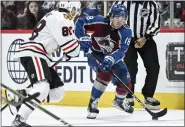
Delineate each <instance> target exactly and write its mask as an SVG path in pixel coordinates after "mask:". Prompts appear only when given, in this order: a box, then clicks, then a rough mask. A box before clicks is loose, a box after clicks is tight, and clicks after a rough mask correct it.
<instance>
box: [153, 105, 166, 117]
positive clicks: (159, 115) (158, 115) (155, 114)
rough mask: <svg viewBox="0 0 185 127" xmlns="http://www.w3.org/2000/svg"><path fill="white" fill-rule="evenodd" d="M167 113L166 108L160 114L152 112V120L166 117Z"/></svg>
mask: <svg viewBox="0 0 185 127" xmlns="http://www.w3.org/2000/svg"><path fill="white" fill-rule="evenodd" d="M167 111H168V110H167V108H165V109H163V110H162V111H160V112H156V113H154V112H152V113H151V115H152V118H154V119H156V118H159V117H162V116H164V115H166V113H167Z"/></svg>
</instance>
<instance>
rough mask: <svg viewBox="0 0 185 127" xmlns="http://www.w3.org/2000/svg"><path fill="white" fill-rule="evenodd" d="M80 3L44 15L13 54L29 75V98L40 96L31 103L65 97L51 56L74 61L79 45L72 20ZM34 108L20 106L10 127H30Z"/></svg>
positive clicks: (62, 4) (60, 5)
mask: <svg viewBox="0 0 185 127" xmlns="http://www.w3.org/2000/svg"><path fill="white" fill-rule="evenodd" d="M79 10H80V2H59V4H58V10H54V11H51V12H49V13H47V14H46V15H45V16H44V17H43V18H42V19H41V21H40V22H39V23H38V25H37V26H36V27H35V29H34V30H33V33H32V36H31V37H30V38H29V39H28V40H27V41H25V43H23V44H22V45H21V46H20V48H19V51H18V52H16V55H15V59H17V60H19V61H20V62H21V64H22V65H23V67H24V68H25V70H26V71H27V73H28V77H29V79H30V82H31V84H32V87H31V90H29V92H28V94H30V95H32V94H34V93H37V92H39V93H40V96H39V97H37V98H36V99H35V100H33V101H34V102H36V103H41V102H42V101H43V100H47V102H57V101H60V100H61V99H62V98H63V96H64V90H63V82H62V81H61V80H60V77H59V76H58V74H57V72H56V71H55V70H54V69H53V68H52V67H50V62H51V57H50V56H51V54H52V53H53V52H54V51H56V50H57V49H58V48H61V49H62V51H63V52H64V53H65V54H66V56H68V57H77V56H78V55H79V52H80V45H79V42H78V41H77V39H76V37H75V35H74V22H73V19H74V17H75V16H76V15H77V14H78V13H79V12H78V11H79ZM33 110H34V107H33V106H32V105H30V104H28V103H27V104H22V105H21V107H20V109H19V111H18V113H17V115H16V117H15V120H14V121H13V122H12V126H16V127H29V126H30V125H28V124H27V123H26V120H27V119H28V117H29V115H30V114H31V113H32V112H33Z"/></svg>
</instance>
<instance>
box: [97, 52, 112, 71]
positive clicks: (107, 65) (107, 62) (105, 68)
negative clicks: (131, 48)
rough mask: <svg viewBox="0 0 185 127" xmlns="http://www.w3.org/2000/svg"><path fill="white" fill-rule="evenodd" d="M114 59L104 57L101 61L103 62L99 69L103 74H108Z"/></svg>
mask: <svg viewBox="0 0 185 127" xmlns="http://www.w3.org/2000/svg"><path fill="white" fill-rule="evenodd" d="M114 62H115V60H114V58H113V57H112V56H106V57H105V58H104V60H103V62H102V63H101V64H100V69H101V70H102V71H103V72H108V71H109V70H110V69H111V68H112V66H113V65H114Z"/></svg>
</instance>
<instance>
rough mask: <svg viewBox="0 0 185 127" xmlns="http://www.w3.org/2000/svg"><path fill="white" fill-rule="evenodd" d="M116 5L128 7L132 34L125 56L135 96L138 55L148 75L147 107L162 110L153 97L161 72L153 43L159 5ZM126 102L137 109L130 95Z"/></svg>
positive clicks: (148, 2) (149, 2)
mask: <svg viewBox="0 0 185 127" xmlns="http://www.w3.org/2000/svg"><path fill="white" fill-rule="evenodd" d="M114 4H124V5H125V6H126V7H127V10H128V19H127V24H128V25H129V26H130V28H131V30H132V33H133V34H132V40H131V43H130V46H129V48H128V51H127V53H126V56H125V63H126V65H127V67H128V70H129V73H130V76H131V83H132V85H133V86H132V89H131V90H132V91H133V92H134V85H135V83H136V75H137V72H138V63H137V59H138V54H139V55H140V56H141V58H142V60H143V63H144V66H145V68H146V73H147V75H146V78H145V84H144V87H143V88H142V94H143V96H144V99H145V104H146V105H147V106H148V108H149V109H160V102H159V101H158V100H156V99H155V98H154V97H153V96H154V93H155V90H156V86H157V80H158V74H159V69H160V65H159V60H158V52H157V46H156V43H155V41H154V40H153V36H156V35H157V34H158V32H159V30H160V13H159V9H158V4H157V3H156V2H155V1H116V2H114V3H113V5H114ZM143 76H144V75H143ZM127 99H128V101H129V102H130V103H131V105H132V106H134V99H133V98H132V96H131V95H130V94H128V95H127Z"/></svg>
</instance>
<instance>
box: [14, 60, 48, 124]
mask: <svg viewBox="0 0 185 127" xmlns="http://www.w3.org/2000/svg"><path fill="white" fill-rule="evenodd" d="M21 64H22V65H23V66H24V68H25V70H26V71H27V73H28V76H29V79H30V81H31V83H32V84H33V87H32V89H31V90H30V92H29V93H28V94H29V95H32V94H34V93H36V92H39V93H40V96H39V97H37V98H36V99H35V100H32V101H34V102H35V103H38V104H39V103H41V102H42V101H43V100H44V99H45V98H46V97H47V95H48V93H49V89H50V88H49V81H51V74H50V70H49V67H48V65H47V62H46V61H45V60H44V59H41V58H39V57H23V58H21ZM34 109H35V108H34V107H33V106H32V105H30V104H29V103H24V104H22V105H21V107H20V109H19V111H18V114H17V115H16V117H15V120H14V121H13V122H12V126H16V127H22V126H25V127H27V126H29V125H28V124H26V123H25V121H26V120H27V119H28V117H29V115H30V114H31V113H32V112H33V111H34Z"/></svg>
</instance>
